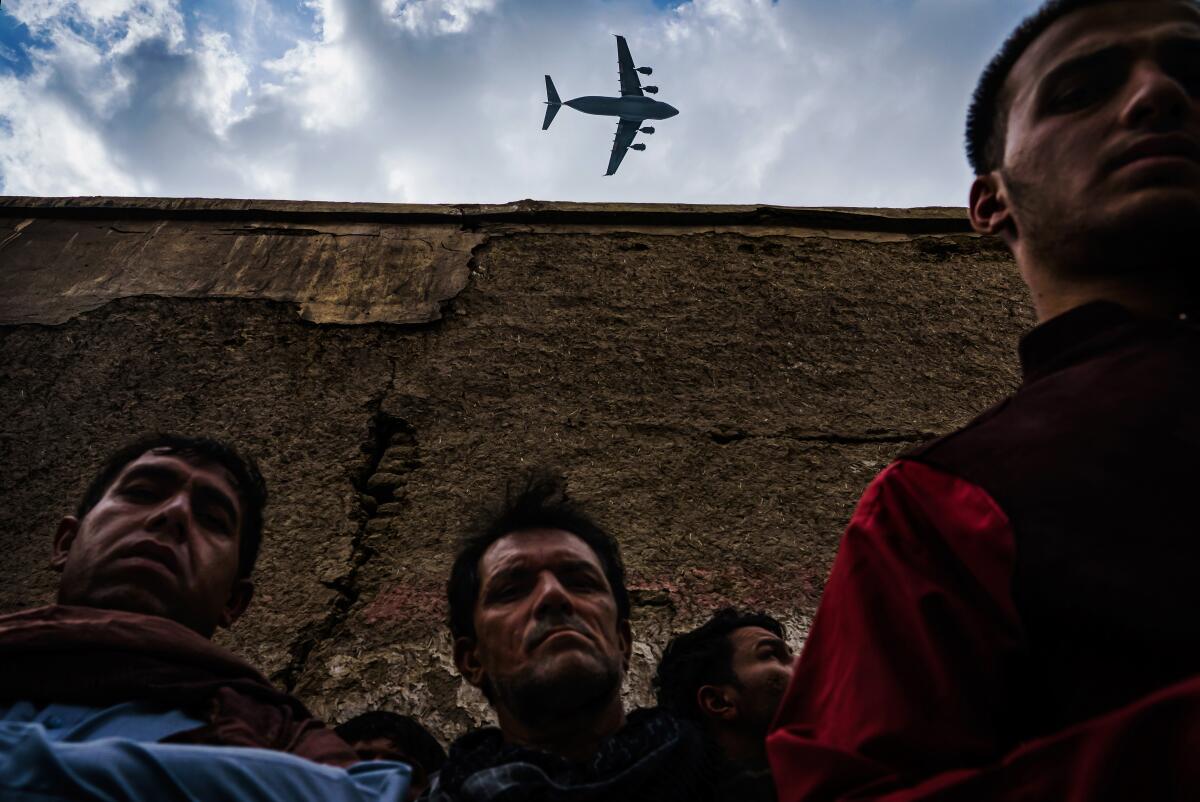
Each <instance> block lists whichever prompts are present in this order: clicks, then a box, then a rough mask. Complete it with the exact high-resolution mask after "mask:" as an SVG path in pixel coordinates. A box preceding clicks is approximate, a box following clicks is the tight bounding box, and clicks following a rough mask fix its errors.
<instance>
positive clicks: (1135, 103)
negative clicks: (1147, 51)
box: [1121, 62, 1194, 131]
mask: <svg viewBox="0 0 1200 802" xmlns="http://www.w3.org/2000/svg"><path fill="white" fill-rule="evenodd" d="M1129 85H1130V87H1131V91H1130V94H1129V97H1128V98H1127V100H1126V101H1125V107H1124V108H1123V109H1122V111H1121V122H1122V123H1123V124H1124V125H1125V127H1127V128H1145V129H1149V130H1152V131H1159V130H1165V131H1171V130H1174V129H1176V128H1179V127H1180V126H1181V125H1182V124H1183V123H1184V121H1186V120H1187V118H1188V115H1189V114H1190V113H1191V112H1192V104H1193V102H1194V101H1193V100H1192V97H1191V95H1190V94H1189V93H1188V91H1187V88H1186V87H1184V86H1183V84H1182V83H1180V81H1179V80H1178V79H1177V78H1176V77H1175V76H1173V75H1170V74H1168V73H1166V72H1164V71H1163V69H1162V67H1161V66H1159V65H1158V64H1155V63H1152V62H1139V63H1138V64H1137V65H1135V66H1134V69H1133V75H1132V76H1131V77H1130V81H1129Z"/></svg>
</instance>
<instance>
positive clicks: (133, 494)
mask: <svg viewBox="0 0 1200 802" xmlns="http://www.w3.org/2000/svg"><path fill="white" fill-rule="evenodd" d="M121 495H122V496H124V497H125V498H127V499H131V500H133V501H149V500H152V499H154V498H156V493H155V491H154V488H152V487H149V486H147V485H128V486H126V487H124V488H123V489H122V490H121Z"/></svg>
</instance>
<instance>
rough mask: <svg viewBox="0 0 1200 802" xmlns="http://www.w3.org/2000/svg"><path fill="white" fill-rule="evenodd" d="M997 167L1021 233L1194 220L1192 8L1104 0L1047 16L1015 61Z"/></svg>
mask: <svg viewBox="0 0 1200 802" xmlns="http://www.w3.org/2000/svg"><path fill="white" fill-rule="evenodd" d="M1006 86H1007V89H1006V92H1007V95H1008V97H1009V103H1010V105H1009V114H1008V125H1007V133H1006V137H1005V150H1004V166H1003V168H1002V170H1001V171H1000V172H1001V176H1002V181H1003V183H1004V185H1005V186H1006V187H1007V189H1008V190H1009V193H1010V197H1009V201H1010V204H1011V207H1012V209H1013V214H1014V218H1015V222H1016V226H1017V230H1018V235H1019V236H1031V237H1035V238H1038V239H1040V240H1045V241H1048V242H1053V240H1054V239H1055V238H1061V237H1086V236H1087V235H1088V233H1089V232H1090V233H1092V234H1093V235H1095V234H1108V235H1113V234H1116V235H1120V234H1121V233H1122V232H1127V231H1131V232H1132V231H1138V232H1144V231H1150V232H1154V231H1164V232H1166V231H1183V230H1190V229H1191V227H1192V226H1195V225H1197V224H1200V11H1198V10H1197V9H1196V8H1195V6H1193V5H1192V4H1190V3H1187V2H1170V1H1169V0H1158V1H1155V2H1128V1H1127V2H1112V3H1105V4H1101V5H1098V6H1094V7H1091V8H1086V9H1083V10H1081V11H1077V12H1074V13H1071V14H1068V15H1067V16H1065V17H1063V18H1061V19H1059V20H1058V21H1057V22H1055V23H1054V24H1053V25H1051V26H1050V28H1048V29H1047V30H1046V32H1045V33H1043V34H1042V35H1041V36H1040V37H1038V39H1036V40H1035V41H1034V42H1033V44H1032V45H1031V46H1030V47H1029V49H1028V50H1027V51H1026V52H1025V53H1024V54H1023V55H1022V56H1021V58H1020V59H1019V60H1018V61H1017V63H1016V65H1015V66H1014V68H1013V70H1012V72H1011V74H1010V75H1009V77H1008V82H1007V85H1006Z"/></svg>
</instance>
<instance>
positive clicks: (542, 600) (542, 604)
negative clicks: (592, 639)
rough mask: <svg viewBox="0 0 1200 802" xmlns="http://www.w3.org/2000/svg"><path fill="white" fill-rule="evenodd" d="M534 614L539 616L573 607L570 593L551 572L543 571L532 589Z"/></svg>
mask: <svg viewBox="0 0 1200 802" xmlns="http://www.w3.org/2000/svg"><path fill="white" fill-rule="evenodd" d="M534 593H535V596H534V600H535V601H534V614H535V615H536V616H538V617H539V618H540V617H542V616H544V615H547V614H550V613H552V612H553V613H564V612H567V613H569V612H571V611H573V610H574V609H575V605H574V603H573V602H572V601H571V594H570V593H568V592H567V589H566V588H565V587H563V584H562V583H561V582H560V581H559V580H558V577H556V576H555V575H554V574H553V573H551V572H549V571H543V572H542V573H541V574H540V575H539V576H538V583H537V588H536V589H535V590H534Z"/></svg>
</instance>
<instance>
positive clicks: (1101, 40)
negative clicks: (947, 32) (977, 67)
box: [1006, 0, 1200, 96]
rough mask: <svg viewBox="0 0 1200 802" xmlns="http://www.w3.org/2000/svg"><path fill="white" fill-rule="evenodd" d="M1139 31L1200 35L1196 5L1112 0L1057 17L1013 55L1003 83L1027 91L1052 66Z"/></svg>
mask: <svg viewBox="0 0 1200 802" xmlns="http://www.w3.org/2000/svg"><path fill="white" fill-rule="evenodd" d="M1142 36H1149V37H1157V36H1183V37H1197V38H1200V8H1197V6H1196V4H1195V3H1194V2H1191V1H1190V0H1114V2H1110V3H1101V4H1099V5H1095V6H1090V7H1087V8H1082V9H1080V10H1078V11H1073V12H1071V13H1069V14H1067V15H1065V16H1063V17H1061V18H1060V19H1058V20H1056V21H1055V22H1054V23H1053V24H1052V25H1050V27H1049V28H1047V29H1046V30H1045V31H1044V32H1043V33H1042V34H1041V36H1039V37H1037V38H1036V39H1035V40H1034V41H1033V42H1032V43H1031V44H1030V45H1029V47H1028V48H1027V49H1026V50H1025V52H1024V53H1022V54H1021V57H1020V58H1019V59H1017V62H1016V64H1015V65H1013V69H1012V71H1011V73H1009V76H1008V80H1007V82H1006V85H1007V88H1008V92H1009V94H1010V96H1016V95H1018V94H1025V93H1027V92H1028V91H1030V90H1032V89H1033V88H1034V87H1035V86H1036V84H1037V81H1038V80H1039V79H1040V78H1042V77H1043V76H1044V75H1045V74H1046V73H1047V72H1049V71H1050V70H1051V69H1053V68H1054V67H1055V66H1057V65H1059V64H1062V63H1064V62H1066V61H1070V60H1071V59H1073V58H1077V57H1079V56H1082V55H1085V54H1087V53H1092V52H1095V51H1097V50H1100V49H1102V48H1104V47H1107V46H1110V45H1113V44H1120V43H1121V42H1125V41H1132V40H1135V39H1137V38H1140V37H1142Z"/></svg>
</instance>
